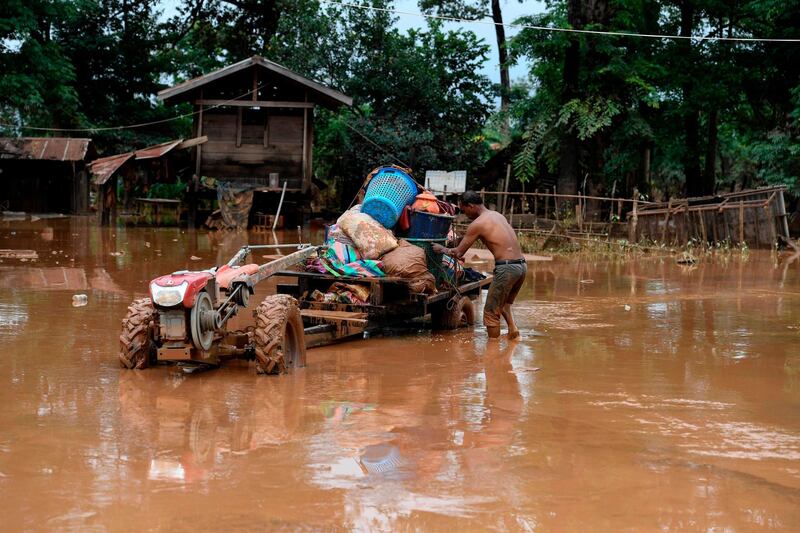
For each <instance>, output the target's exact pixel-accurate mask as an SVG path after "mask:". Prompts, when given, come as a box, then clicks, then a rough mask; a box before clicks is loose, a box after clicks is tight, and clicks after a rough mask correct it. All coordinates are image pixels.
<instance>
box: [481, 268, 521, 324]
mask: <svg viewBox="0 0 800 533" xmlns="http://www.w3.org/2000/svg"><path fill="white" fill-rule="evenodd" d="M527 273H528V265H526V264H525V263H524V262H522V263H511V264H504V265H496V266H495V267H494V279H493V280H492V284H491V285H489V292H487V293H486V305H485V306H484V307H483V324H484V325H485V326H487V327H496V326H500V319H501V318H502V315H501V313H500V312H501V311H502V310H503V306H504V305H506V304H509V305H510V304H513V303H514V300H515V299H516V297H517V294H519V290H520V289H521V288H522V284H523V283H525V276H526V275H527Z"/></svg>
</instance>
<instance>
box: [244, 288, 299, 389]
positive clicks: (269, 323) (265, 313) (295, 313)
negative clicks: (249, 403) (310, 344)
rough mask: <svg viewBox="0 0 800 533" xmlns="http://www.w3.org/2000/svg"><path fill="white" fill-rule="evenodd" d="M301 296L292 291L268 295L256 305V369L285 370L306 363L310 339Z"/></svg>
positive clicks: (272, 372)
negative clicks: (299, 305)
mask: <svg viewBox="0 0 800 533" xmlns="http://www.w3.org/2000/svg"><path fill="white" fill-rule="evenodd" d="M303 335H304V332H303V319H302V318H301V316H300V309H299V308H298V307H297V300H295V299H294V298H292V297H291V296H289V295H288V294H275V295H273V296H267V297H266V298H264V301H263V302H261V304H260V305H259V306H258V308H256V327H255V330H254V331H253V344H254V345H255V352H256V372H258V373H259V374H281V373H284V372H286V371H287V369H289V368H292V367H301V366H306V339H305V337H304V336H303Z"/></svg>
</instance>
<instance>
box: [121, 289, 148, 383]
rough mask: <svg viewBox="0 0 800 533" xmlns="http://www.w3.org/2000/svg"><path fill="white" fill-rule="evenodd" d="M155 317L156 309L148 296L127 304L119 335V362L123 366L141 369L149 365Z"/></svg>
mask: <svg viewBox="0 0 800 533" xmlns="http://www.w3.org/2000/svg"><path fill="white" fill-rule="evenodd" d="M155 318H156V309H155V307H153V302H151V301H150V298H138V299H136V300H134V301H133V302H132V303H131V305H129V306H128V314H127V315H126V316H125V318H123V319H122V334H121V335H120V336H119V362H120V364H122V366H123V367H124V368H136V369H142V368H147V367H148V366H149V365H150V362H151V358H152V354H153V350H154V344H153V324H154V322H155Z"/></svg>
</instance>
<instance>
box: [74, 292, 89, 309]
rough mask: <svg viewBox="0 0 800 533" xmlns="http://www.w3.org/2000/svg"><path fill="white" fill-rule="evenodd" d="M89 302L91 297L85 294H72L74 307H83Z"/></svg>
mask: <svg viewBox="0 0 800 533" xmlns="http://www.w3.org/2000/svg"><path fill="white" fill-rule="evenodd" d="M88 303H89V297H88V296H86V295H85V294H74V295H73V296H72V307H83V306H84V305H86V304H88Z"/></svg>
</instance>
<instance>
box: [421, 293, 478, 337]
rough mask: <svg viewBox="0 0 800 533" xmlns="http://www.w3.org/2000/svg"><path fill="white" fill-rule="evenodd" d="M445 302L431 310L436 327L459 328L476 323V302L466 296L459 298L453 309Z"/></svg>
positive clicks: (434, 326)
mask: <svg viewBox="0 0 800 533" xmlns="http://www.w3.org/2000/svg"><path fill="white" fill-rule="evenodd" d="M447 303H448V302H444V303H442V305H440V306H438V307H437V308H436V309H434V310H433V311H432V312H431V321H432V322H433V328H434V329H458V328H462V327H466V326H472V325H474V324H475V304H473V303H472V300H470V299H469V298H468V297H466V296H461V297H460V298H458V299H457V300H456V301H455V303H454V304H453V307H452V308H451V309H448V308H447Z"/></svg>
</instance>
